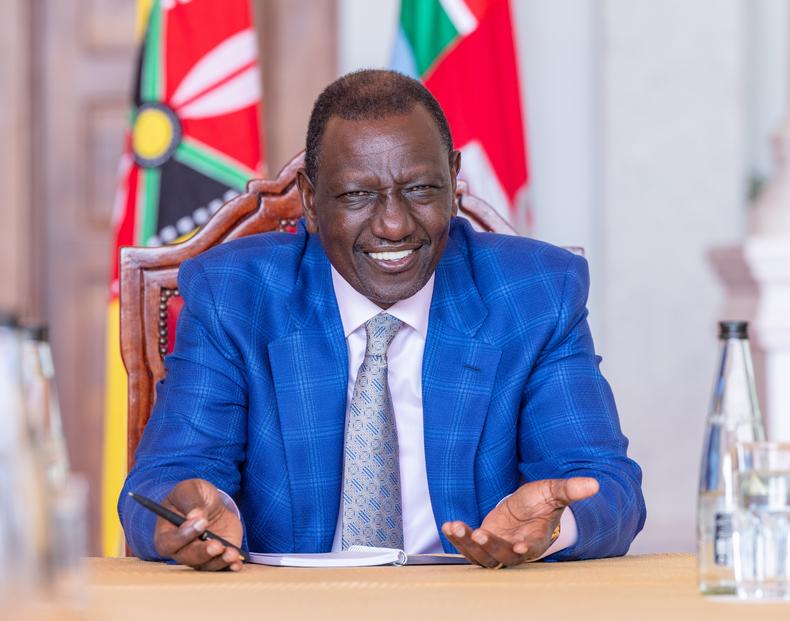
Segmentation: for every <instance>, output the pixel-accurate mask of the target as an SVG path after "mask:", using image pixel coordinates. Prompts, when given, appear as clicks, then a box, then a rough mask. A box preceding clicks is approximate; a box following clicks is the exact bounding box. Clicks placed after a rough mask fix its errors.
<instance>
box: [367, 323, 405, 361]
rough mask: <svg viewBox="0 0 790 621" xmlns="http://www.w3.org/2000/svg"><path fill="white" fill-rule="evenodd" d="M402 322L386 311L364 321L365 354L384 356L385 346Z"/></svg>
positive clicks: (388, 344)
mask: <svg viewBox="0 0 790 621" xmlns="http://www.w3.org/2000/svg"><path fill="white" fill-rule="evenodd" d="M402 325H403V322H402V321H401V320H400V319H398V318H397V317H393V316H392V315H389V314H387V313H379V314H378V315H376V316H375V317H373V318H371V319H368V320H367V321H366V322H365V332H367V334H368V344H367V347H366V348H365V357H367V356H386V355H387V348H388V347H389V346H390V343H391V342H392V339H394V338H395V335H396V334H397V333H398V330H400V327H401V326H402Z"/></svg>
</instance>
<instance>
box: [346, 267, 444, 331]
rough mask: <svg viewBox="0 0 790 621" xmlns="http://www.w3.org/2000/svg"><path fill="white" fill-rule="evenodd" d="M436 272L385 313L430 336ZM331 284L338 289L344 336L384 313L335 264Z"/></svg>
mask: <svg viewBox="0 0 790 621" xmlns="http://www.w3.org/2000/svg"><path fill="white" fill-rule="evenodd" d="M434 276H435V274H431V277H430V278H429V279H428V282H427V283H425V286H424V287H423V288H422V289H420V290H419V291H418V292H417V293H415V294H414V295H413V296H411V297H409V298H406V299H405V300H400V301H398V302H395V304H393V305H392V306H390V307H389V308H388V309H387V310H386V312H387V313H389V314H390V315H392V316H393V317H397V318H398V319H400V320H401V321H402V322H403V323H405V324H408V325H409V326H411V327H412V328H414V329H415V330H416V331H417V332H419V333H420V334H421V335H422V338H423V339H426V338H427V337H428V316H429V314H430V311H431V298H432V297H433V282H434ZM332 285H333V286H334V288H335V297H336V298H337V307H338V309H339V310H340V321H341V322H342V323H343V333H344V334H345V337H346V338H348V335H349V334H351V333H352V332H354V331H355V330H356V329H357V328H359V327H360V326H361V325H363V324H364V323H365V322H366V321H367V320H368V319H371V318H373V317H375V316H376V315H378V314H379V313H381V312H383V310H382V308H381V307H380V306H379V305H378V304H376V303H375V302H371V301H370V300H369V299H367V298H366V297H365V296H364V295H362V294H361V293H360V292H359V291H357V290H356V289H354V287H352V286H351V285H350V284H348V282H347V281H346V279H345V278H343V277H342V276H341V275H340V273H339V272H338V271H337V270H336V269H335V268H334V266H333V267H332Z"/></svg>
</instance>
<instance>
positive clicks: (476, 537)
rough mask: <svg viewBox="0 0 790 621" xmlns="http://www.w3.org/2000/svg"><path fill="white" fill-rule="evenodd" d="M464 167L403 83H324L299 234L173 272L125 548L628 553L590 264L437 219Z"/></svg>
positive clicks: (311, 134) (310, 140) (378, 76)
mask: <svg viewBox="0 0 790 621" xmlns="http://www.w3.org/2000/svg"><path fill="white" fill-rule="evenodd" d="M459 168H460V153H459V152H458V151H455V150H453V148H452V138H451V136H450V130H449V127H448V126H447V121H446V120H445V117H444V114H443V113H442V111H441V109H440V108H439V106H438V104H437V103H436V101H435V100H434V98H433V97H432V96H431V95H430V93H429V92H428V91H427V90H426V89H425V88H424V87H423V86H422V85H420V84H419V83H418V82H416V81H414V80H411V79H410V78H406V77H404V76H402V75H400V74H397V73H393V72H388V71H362V72H357V73H354V74H350V75H347V76H344V77H343V78H340V79H339V80H337V81H336V82H334V83H333V84H331V85H330V86H329V87H328V88H327V89H326V90H325V91H324V92H323V93H322V94H321V96H320V97H319V98H318V100H317V101H316V104H315V107H314V109H313V113H312V116H311V119H310V125H309V128H308V137H307V149H306V155H305V168H304V169H303V170H300V171H299V173H298V177H297V183H298V187H299V192H300V195H301V199H302V204H303V206H304V212H305V218H304V222H303V223H302V224H301V225H300V227H299V230H298V231H297V233H296V235H289V234H285V233H282V234H281V233H268V234H264V235H257V236H252V237H247V238H244V239H240V240H237V241H233V242H230V243H227V244H222V245H220V246H218V247H216V248H214V249H212V250H210V251H208V252H206V253H204V254H203V255H201V256H200V257H197V258H196V259H193V260H191V261H188V262H186V263H184V265H183V266H182V268H181V271H180V273H179V289H180V291H181V294H182V296H183V299H184V309H183V311H182V312H181V317H180V319H179V325H178V337H177V341H176V347H175V351H174V352H173V354H171V355H170V356H169V357H168V359H167V368H168V374H167V377H166V379H165V380H163V381H162V382H161V383H160V385H159V386H158V390H157V401H156V406H155V408H154V411H153V414H152V416H151V419H150V421H149V423H148V425H147V427H146V429H145V433H144V435H143V438H142V440H141V442H140V446H139V448H138V451H137V455H136V463H135V466H134V468H133V469H132V471H131V472H130V473H129V476H128V478H127V481H126V485H125V486H124V490H123V491H122V494H121V498H120V501H119V513H120V516H121V521H122V523H123V526H124V530H125V532H126V536H127V540H128V542H129V545H130V546H131V548H132V549H133V550H134V552H135V553H136V554H137V555H138V556H140V557H142V558H146V559H165V558H173V559H175V560H177V561H179V562H182V563H184V564H188V565H191V566H193V567H196V568H199V569H207V570H212V569H223V568H230V569H231V570H239V569H241V567H242V565H241V561H240V558H239V555H238V552H237V551H236V550H235V549H233V548H230V547H228V548H225V547H224V546H222V545H221V544H219V543H218V542H216V541H201V540H200V539H199V535H200V534H201V533H202V532H203V531H204V530H206V529H210V530H212V531H213V532H215V533H217V534H220V535H222V536H224V538H225V539H227V540H229V541H231V542H232V543H234V544H237V545H240V546H241V545H243V544H246V546H247V547H248V548H249V549H250V550H252V551H259V552H264V551H269V552H286V551H292V552H328V551H330V550H339V549H344V548H346V547H347V546H348V545H350V544H353V543H363V544H368V545H382V544H383V545H400V546H403V547H405V548H406V549H407V551H409V552H436V551H442V550H444V551H447V552H454V551H456V550H457V551H460V552H461V553H463V554H464V555H466V556H467V557H468V558H469V559H470V560H471V561H473V562H475V563H477V564H479V565H482V566H485V567H491V568H500V567H504V566H510V565H516V564H519V563H521V562H524V561H527V560H534V559H536V558H540V557H543V556H547V555H548V557H549V558H550V559H553V560H569V559H582V558H592V557H601V556H613V555H621V554H624V553H625V552H626V551H627V550H628V547H629V545H630V543H631V541H632V540H633V538H634V537H635V536H636V534H637V533H638V532H639V531H640V530H641V528H642V526H643V524H644V519H645V507H644V501H643V498H642V494H641V490H640V484H641V472H640V469H639V467H638V466H637V465H636V463H634V462H633V461H632V460H631V459H629V458H628V457H627V455H626V448H627V444H628V443H627V440H626V438H625V437H624V436H623V435H622V433H621V431H620V427H619V422H618V417H617V412H616V409H615V405H614V400H613V398H612V395H611V391H610V389H609V386H608V384H607V383H606V380H605V379H604V378H603V376H602V375H601V374H600V371H599V369H598V365H599V361H600V359H599V358H598V357H597V356H596V355H595V352H594V348H593V343H592V339H591V336H590V331H589V328H588V325H587V320H586V316H587V310H586V298H587V290H588V274H587V266H586V263H585V261H584V259H582V258H580V257H577V256H574V255H572V254H571V253H569V252H566V251H564V250H561V249H558V248H555V247H552V246H549V245H547V244H544V243H540V242H537V241H534V240H529V239H526V238H520V237H515V236H504V235H495V234H492V233H477V232H474V231H473V230H472V229H471V227H470V226H469V224H468V223H466V221H464V220H461V219H458V218H455V214H456V206H455V201H454V196H455V188H456V175H457V173H458V171H459ZM128 491H137V492H140V493H141V494H144V495H146V496H149V497H152V498H154V499H155V500H157V501H161V502H162V503H163V504H165V505H166V506H168V507H169V508H170V509H172V510H174V511H177V512H179V513H181V514H183V515H185V516H186V517H187V520H186V522H185V523H184V524H183V525H182V526H181V527H179V528H176V527H175V526H172V525H170V524H169V523H167V522H165V521H164V520H161V519H159V520H157V519H156V518H155V516H154V515H153V514H150V513H148V512H147V511H145V510H144V509H142V508H141V507H138V506H136V505H135V504H134V503H133V502H131V500H130V499H128V498H127V492H128Z"/></svg>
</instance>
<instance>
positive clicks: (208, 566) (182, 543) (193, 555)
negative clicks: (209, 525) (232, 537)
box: [155, 509, 242, 571]
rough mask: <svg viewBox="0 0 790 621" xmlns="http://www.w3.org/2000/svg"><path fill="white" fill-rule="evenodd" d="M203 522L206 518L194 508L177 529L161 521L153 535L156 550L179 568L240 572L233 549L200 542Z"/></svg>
mask: <svg viewBox="0 0 790 621" xmlns="http://www.w3.org/2000/svg"><path fill="white" fill-rule="evenodd" d="M204 523H206V519H205V518H204V517H203V514H202V512H201V511H200V510H198V509H195V510H194V511H193V512H192V513H191V514H190V516H189V519H187V521H186V522H184V524H182V525H181V526H180V527H179V528H176V527H175V526H173V525H172V524H169V523H168V522H165V525H166V526H163V527H162V528H161V529H160V528H157V532H156V535H155V539H156V541H155V543H156V546H157V551H158V552H159V553H160V554H161V555H162V556H169V557H170V558H172V559H173V560H175V561H177V562H179V563H181V564H182V565H189V566H190V567H194V568H195V569H200V570H203V571H219V570H222V569H228V568H229V569H231V570H232V571H240V570H241V568H242V560H241V556H240V554H239V551H238V550H237V549H235V548H230V547H226V546H224V545H222V544H221V543H220V542H219V541H216V540H215V539H207V540H205V541H204V540H202V539H200V536H201V535H202V534H203V532H204V531H205V528H202V529H201V526H202V525H203V524H204ZM168 527H169V528H168Z"/></svg>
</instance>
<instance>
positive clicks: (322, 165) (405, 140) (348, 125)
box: [316, 104, 448, 181]
mask: <svg viewBox="0 0 790 621" xmlns="http://www.w3.org/2000/svg"><path fill="white" fill-rule="evenodd" d="M447 155H448V154H447V149H446V147H445V146H444V145H443V143H442V140H441V135H440V134H439V129H438V128H437V127H436V123H435V121H434V119H433V117H432V116H431V115H430V113H429V112H428V111H427V110H426V109H425V108H424V107H423V106H421V105H419V104H417V105H415V106H414V107H413V108H412V109H411V110H410V111H409V112H406V113H403V114H394V115H390V116H386V117H383V118H379V119H359V120H347V119H342V118H340V117H337V116H334V117H332V118H330V119H329V121H328V123H327V125H326V129H325V130H324V135H323V137H322V138H321V145H320V156H319V158H318V169H317V171H316V177H317V180H320V179H323V180H324V181H330V180H332V179H335V178H337V177H339V176H346V175H348V174H353V173H354V172H361V173H364V172H365V171H370V172H374V169H379V168H387V169H388V170H390V171H392V169H393V168H397V169H404V168H407V167H408V168H412V167H417V168H423V167H431V166H434V167H435V166H447V162H448V159H447ZM379 172H381V171H379Z"/></svg>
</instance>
